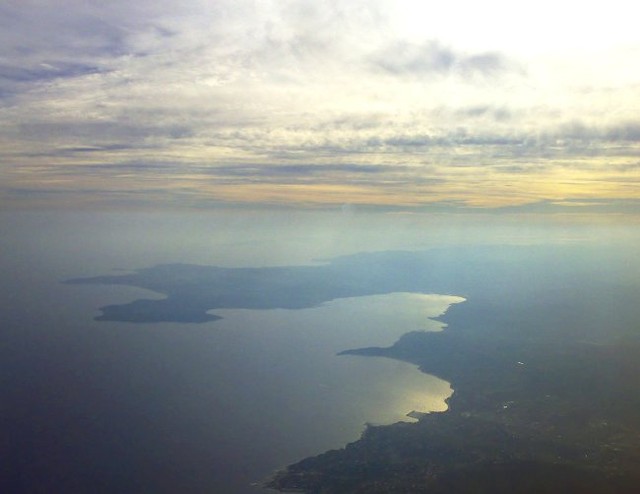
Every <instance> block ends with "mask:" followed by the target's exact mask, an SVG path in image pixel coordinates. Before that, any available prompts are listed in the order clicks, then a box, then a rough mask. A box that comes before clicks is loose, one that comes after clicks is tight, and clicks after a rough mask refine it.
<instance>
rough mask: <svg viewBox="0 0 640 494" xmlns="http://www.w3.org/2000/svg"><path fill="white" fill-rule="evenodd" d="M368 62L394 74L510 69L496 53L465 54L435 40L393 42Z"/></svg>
mask: <svg viewBox="0 0 640 494" xmlns="http://www.w3.org/2000/svg"><path fill="white" fill-rule="evenodd" d="M371 61H372V63H373V65H374V66H375V67H377V68H379V69H382V70H383V71H385V72H388V73H391V74H396V75H417V76H420V75H444V74H451V73H457V74H459V75H462V76H466V77H469V76H478V75H479V76H491V75H494V74H498V73H500V72H505V71H507V70H511V68H512V63H511V62H509V61H508V60H507V59H506V57H504V56H503V55H501V54H500V53H494V52H487V53H477V54H466V53H463V52H459V51H455V50H453V49H452V48H449V47H447V46H443V45H442V44H441V43H439V42H437V41H430V42H427V43H424V44H415V43H408V42H397V43H395V44H394V45H391V46H389V47H387V48H386V49H384V50H382V51H380V52H378V53H377V54H376V55H375V56H373V58H372V60H371Z"/></svg>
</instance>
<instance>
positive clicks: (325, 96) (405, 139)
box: [0, 0, 640, 208]
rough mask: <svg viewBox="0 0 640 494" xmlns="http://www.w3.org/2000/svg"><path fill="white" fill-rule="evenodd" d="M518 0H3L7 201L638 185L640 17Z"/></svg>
mask: <svg viewBox="0 0 640 494" xmlns="http://www.w3.org/2000/svg"><path fill="white" fill-rule="evenodd" d="M454 3H455V2H454ZM614 3H615V2H614ZM494 4H495V5H494ZM465 5H466V4H465ZM504 7H505V6H504V5H502V4H501V3H500V2H489V4H486V5H485V8H484V10H483V11H481V12H475V11H474V15H473V16H472V17H473V21H474V23H473V24H470V22H471V21H470V18H469V16H468V15H465V11H464V10H463V9H462V4H458V3H456V5H452V6H448V7H447V6H444V7H439V8H438V9H432V10H429V9H427V8H426V7H425V6H424V5H423V3H422V2H409V1H405V2H399V3H398V2H384V1H379V2H360V1H353V2H348V3H345V2H330V1H313V2H312V1H273V2H250V1H244V0H239V1H230V0H229V1H219V2H215V3H211V2H205V1H204V0H202V1H200V0H189V1H186V2H181V3H180V4H176V3H175V2H168V1H153V2H152V1H150V0H149V1H147V0H144V1H139V2H124V1H114V2H108V3H107V4H104V3H98V2H86V1H83V2H81V1H75V0H65V1H63V2H53V1H50V2H49V1H45V0H42V1H38V2H35V1H34V2H31V1H21V2H18V1H9V2H5V4H3V6H2V7H0V27H1V29H0V46H2V54H1V56H0V207H2V208H11V207H41V206H46V207H50V206H55V205H62V206H65V207H66V206H70V207H74V206H75V207H89V206H91V205H92V204H93V205H96V206H100V207H102V206H104V205H109V204H116V205H117V204H120V205H123V204H134V205H137V204H140V205H145V206H150V207H165V206H166V207H176V206H179V205H184V206H186V207H191V206H194V207H216V206H218V205H221V204H256V205H259V206H261V207H262V206H264V205H265V204H266V205H292V206H296V207H301V206H307V207H326V206H328V207H333V206H336V205H340V204H345V203H350V204H363V205H371V206H384V207H392V208H422V207H429V206H433V205H442V204H455V205H456V208H460V207H462V208H464V207H470V208H496V207H498V208H501V207H505V208H506V207H521V206H523V205H527V204H539V203H552V204H570V203H571V204H583V203H588V204H589V205H599V204H603V205H604V204H613V203H616V204H629V203H634V201H636V200H638V199H639V198H640V190H639V181H640V166H639V163H640V146H639V141H640V118H638V116H637V105H638V102H639V101H640V66H638V65H637V64H635V63H632V61H633V60H636V59H637V57H638V55H640V36H637V35H635V34H633V36H631V35H629V33H628V32H626V31H625V33H627V34H625V35H624V36H622V34H615V33H616V32H617V31H615V30H612V33H613V34H612V35H611V36H610V37H609V38H607V44H606V45H601V46H594V45H593V36H592V35H591V32H590V31H589V30H585V26H584V25H581V27H580V28H579V29H578V28H575V30H573V29H574V28H573V26H574V25H575V23H573V21H572V19H571V18H570V17H569V14H570V13H569V11H567V12H565V13H564V14H563V13H562V12H561V14H562V15H560V20H562V19H563V20H564V21H565V24H559V19H558V16H556V17H554V20H553V23H552V24H550V27H553V29H555V31H554V30H553V29H552V30H550V31H549V33H547V34H548V35H547V36H546V37H545V36H543V33H540V34H541V36H540V38H539V39H540V42H539V43H538V44H536V45H533V44H532V40H531V38H530V37H529V36H528V33H526V32H523V33H522V34H519V31H518V30H517V29H516V30H514V29H513V26H514V25H516V24H517V23H518V22H520V20H519V19H518V18H517V17H516V16H517V13H516V12H511V11H510V10H509V8H506V10H505V8H504ZM614 7H615V5H610V6H609V10H607V13H608V14H603V15H602V16H600V17H601V18H602V20H603V21H604V20H606V19H607V16H612V15H614V14H612V13H613V12H615V9H614ZM619 7H620V8H623V6H622V5H621V6H619ZM501 8H502V10H500V9H501ZM473 9H475V7H473V8H471V10H473ZM591 14H593V15H591ZM532 16H533V17H532V18H538V17H539V14H535V15H534V14H532ZM585 16H587V17H585V19H589V20H591V21H592V22H596V19H598V17H597V16H595V14H594V13H593V12H592V13H589V12H588V11H586V10H585ZM611 19H613V18H611ZM619 22H620V23H621V25H625V24H624V23H625V22H627V21H626V20H625V19H620V20H619ZM443 27H446V29H444V30H443ZM560 28H563V29H564V33H563V35H562V36H560V33H559V31H557V30H558V29H560ZM593 28H594V29H596V28H598V26H595V25H594V26H593ZM599 28H600V29H604V28H603V27H602V26H600V27H599ZM527 29H528V28H527ZM523 30H524V31H526V29H525V28H523ZM634 33H635V31H634ZM499 34H501V35H504V36H506V35H507V34H510V36H511V37H510V38H501V36H499ZM529 34H530V33H529ZM542 38H544V39H542ZM549 39H552V40H553V41H554V43H555V44H553V45H550V44H549ZM572 207H573V208H576V207H577V206H572Z"/></svg>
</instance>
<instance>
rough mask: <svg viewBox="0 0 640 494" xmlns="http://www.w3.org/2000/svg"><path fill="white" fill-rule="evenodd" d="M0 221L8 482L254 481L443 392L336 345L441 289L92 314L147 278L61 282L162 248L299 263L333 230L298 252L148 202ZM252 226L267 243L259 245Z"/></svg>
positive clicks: (127, 487) (416, 307) (370, 334)
mask: <svg viewBox="0 0 640 494" xmlns="http://www.w3.org/2000/svg"><path fill="white" fill-rule="evenodd" d="M3 220H4V224H3V226H4V231H5V232H8V234H7V235H5V236H4V237H3V238H2V240H1V241H0V242H1V243H2V247H3V248H2V257H1V259H0V262H1V266H0V267H1V268H2V272H3V273H4V274H3V284H2V287H1V289H2V312H3V321H4V322H3V333H4V341H5V343H4V346H3V349H2V357H3V358H2V366H3V369H2V370H3V372H2V376H3V377H2V379H3V394H4V396H3V397H2V398H3V401H2V403H3V428H4V430H5V432H7V433H8V435H5V437H6V438H7V439H5V444H4V447H5V449H6V453H7V455H8V456H9V457H10V462H9V464H8V465H5V467H4V468H5V469H6V471H5V472H3V474H4V475H5V478H10V479H11V482H12V484H11V487H12V488H14V489H15V490H16V492H20V491H21V490H23V491H25V492H27V491H28V492H34V491H37V489H39V488H41V489H45V490H47V491H50V492H53V491H58V492H65V491H67V492H69V491H72V490H75V491H87V492H89V491H91V492H110V493H112V492H143V491H147V492H167V493H175V492H190V493H191V492H193V493H195V492H203V493H204V492H209V493H211V492H229V493H245V492H247V493H249V492H257V489H256V488H255V487H251V486H250V484H251V483H253V482H257V481H260V480H262V479H264V477H265V476H267V475H269V473H270V472H272V471H273V470H274V469H276V468H279V467H282V466H285V465H286V464H288V463H291V462H294V461H297V460H299V459H302V458H303V457H305V456H308V455H311V454H317V453H320V452H323V451H325V450H327V449H331V448H339V447H342V446H344V445H345V444H346V443H347V442H349V441H353V440H355V439H357V438H358V437H359V435H360V433H361V432H362V430H363V428H364V427H365V424H366V423H373V424H381V423H392V422H395V421H399V420H411V419H409V418H408V417H406V414H407V413H409V412H411V411H413V410H417V411H430V410H444V409H446V405H445V404H444V399H445V398H447V397H448V396H449V395H450V394H451V392H452V391H451V389H450V387H449V385H448V383H446V382H444V381H441V380H439V379H437V378H435V377H432V376H428V375H426V374H423V373H420V372H419V371H418V370H417V369H416V368H415V367H414V366H411V365H408V364H404V363H401V362H396V361H392V360H386V359H373V358H359V357H350V356H337V355H336V354H337V353H338V352H340V351H342V350H346V349H349V348H355V347H362V346H372V345H391V344H392V343H393V342H394V341H395V340H396V339H397V338H398V337H399V336H400V335H402V334H403V333H405V332H407V331H412V330H440V329H442V328H441V326H442V325H441V323H439V322H436V321H433V320H431V319H429V318H430V317H435V316H438V315H440V314H442V313H443V312H444V311H445V310H446V309H447V307H448V306H449V305H450V304H452V303H458V302H461V301H462V299H461V298H459V297H454V296H439V295H424V294H411V293H395V294H388V295H380V296H370V297H358V298H349V299H337V300H334V301H331V302H328V303H326V304H324V305H322V306H319V307H315V308H310V309H305V310H296V311H293V310H267V311H251V310H216V311H215V313H216V314H217V315H220V316H222V317H223V319H222V320H219V321H215V322H212V323H206V324H175V323H161V324H129V323H113V322H96V321H94V320H93V317H94V316H95V315H97V314H98V312H97V308H98V307H100V306H102V305H106V304H112V303H124V302H128V301H130V300H133V299H136V298H157V297H160V296H161V295H159V294H156V293H153V292H149V291H146V290H142V289H137V288H131V287H121V286H87V285H83V286H79V285H65V284H62V283H61V281H63V280H65V279H68V278H73V277H78V276H87V275H97V274H111V273H117V272H119V271H118V270H123V272H125V270H132V269H135V268H140V267H146V266H151V265H154V264H157V263H162V262H188V263H189V262H192V263H201V264H211V265H227V266H234V265H235V266H242V265H253V266H255V265H277V264H284V261H285V260H286V259H290V260H292V261H297V262H298V263H301V264H302V263H307V264H308V263H313V262H319V261H314V259H317V258H318V257H322V256H323V254H324V255H326V257H328V256H331V255H335V254H336V253H349V252H350V251H349V249H345V247H344V246H341V245H340V244H339V243H338V242H335V244H334V243H333V242H330V241H327V240H326V239H325V240H324V242H325V244H326V245H325V246H324V247H322V246H321V247H319V246H318V242H320V243H322V242H323V240H321V239H318V238H316V239H315V242H312V241H310V244H309V249H308V253H306V254H305V252H306V250H305V248H304V242H305V238H304V237H301V236H296V235H293V234H291V232H289V233H288V234H287V232H284V233H285V234H284V235H283V231H279V235H278V231H274V232H271V233H272V234H273V236H271V235H267V234H268V233H269V231H268V230H263V231H258V233H257V234H256V233H255V232H252V231H251V230H247V228H249V227H252V225H243V224H238V223H235V224H233V225H226V226H225V225H224V224H222V226H220V225H219V224H218V225H215V224H211V223H210V222H207V221H204V220H203V219H202V218H200V220H199V221H197V222H196V223H195V224H192V225H189V226H188V227H185V225H184V222H182V223H181V222H179V221H177V220H175V219H173V220H172V219H171V218H164V219H162V218H159V217H158V216H151V217H146V218H145V217H132V218H128V217H126V216H115V217H114V216H112V217H108V218H107V219H105V218H104V217H103V216H100V215H96V216H91V215H71V216H69V215H67V216H60V217H58V216H49V217H43V216H38V215H24V216H22V217H20V218H18V219H16V218H15V217H10V216H4V217H3ZM148 222H151V224H149V223H148ZM154 222H155V223H154ZM316 234H317V231H316ZM253 235H259V236H260V235H261V236H263V239H265V240H266V241H267V242H271V244H272V245H270V246H268V248H267V253H265V252H263V251H262V249H258V250H256V239H252V236H253ZM287 235H288V238H287ZM274 239H275V240H274ZM311 240H313V239H311ZM274 241H275V242H276V243H277V244H278V245H274V244H273V243H274ZM285 242H288V243H285ZM287 249H288V250H289V254H288V255H287V254H286V252H285V251H286V250H287Z"/></svg>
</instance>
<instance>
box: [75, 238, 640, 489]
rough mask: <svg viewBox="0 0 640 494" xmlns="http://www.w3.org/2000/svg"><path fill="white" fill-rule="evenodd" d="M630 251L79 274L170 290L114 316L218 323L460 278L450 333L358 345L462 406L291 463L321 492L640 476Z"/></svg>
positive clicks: (607, 485) (624, 485) (615, 481)
mask: <svg viewBox="0 0 640 494" xmlns="http://www.w3.org/2000/svg"><path fill="white" fill-rule="evenodd" d="M625 256H626V254H625V253H624V252H615V251H614V250H612V249H611V248H607V249H605V250H602V249H596V248H586V247H584V248H577V247H557V246H556V247H500V248H493V247H486V248H474V249H440V250H438V249H435V250H431V251H427V252H382V253H369V254H359V255H354V256H346V257H342V258H338V259H334V260H332V261H330V262H327V263H326V264H323V265H318V266H299V267H281V268H238V269H229V268H218V267H209V266H192V265H184V264H174V265H164V266H156V267H152V268H147V269H144V270H140V271H138V272H136V273H134V274H130V275H120V276H102V277H94V278H86V279H77V280H71V281H70V283H108V284H114V283H117V284H124V285H131V286H138V287H142V288H147V289H151V290H154V291H157V292H159V293H163V294H165V295H166V298H165V299H162V300H139V301H134V302H132V303H130V304H123V305H112V306H107V307H103V308H102V309H101V310H102V315H101V316H99V317H98V319H100V320H117V321H132V322H158V321H184V322H187V321H188V322H205V321H212V320H215V319H216V318H217V316H215V315H213V314H209V313H208V312H207V311H209V310H215V309H217V308H250V309H268V308H291V309H295V308H305V307H312V306H315V305H318V304H321V303H323V302H325V301H328V300H332V299H335V298H340V297H352V296H361V295H373V294H379V293H391V292H400V291H406V292H422V293H449V294H456V295H461V296H463V297H465V298H466V299H467V302H465V303H462V304H456V305H454V306H452V307H451V308H450V310H449V311H448V312H447V313H446V315H445V316H443V318H442V319H443V321H444V322H446V323H447V325H448V327H447V329H446V330H445V331H443V332H440V333H427V332H413V333H408V334H406V335H404V336H403V337H402V338H400V339H399V340H398V341H397V342H396V343H395V344H394V345H392V346H390V347H388V348H378V347H371V348H360V349H352V350H346V351H344V352H343V354H345V355H352V356H376V357H386V358H393V359H398V360H402V361H406V362H410V363H413V364H415V365H417V366H419V368H420V369H421V370H422V371H424V372H427V373H429V374H433V375H436V376H438V377H441V378H442V379H445V380H447V381H449V382H450V383H451V385H452V387H453V389H454V394H453V396H452V397H451V398H450V400H449V409H448V410H447V411H446V412H442V413H432V414H427V415H424V416H422V417H421V418H420V420H419V421H418V422H417V423H398V424H393V425H390V426H380V427H372V426H370V427H368V428H367V429H366V430H365V432H364V434H363V436H362V438H361V439H360V440H359V441H356V442H354V443H351V444H349V445H347V446H346V447H345V448H343V449H340V450H335V451H329V452H327V453H324V454H322V455H319V456H317V457H313V458H308V459H305V460H303V461H301V462H299V463H297V464H295V465H291V466H290V467H288V468H287V469H286V470H284V471H282V472H279V473H278V474H277V475H276V476H274V478H272V479H270V480H269V482H268V487H271V488H274V489H278V490H282V491H292V492H308V493H358V492H362V493H365V492H366V493H383V492H384V493H389V492H410V493H414V492H415V493H422V492H424V493H437V494H439V493H447V494H451V493H485V492H486V493H491V494H496V493H503V492H504V493H507V492H509V493H512V492H518V493H529V492H530V493H534V492H535V493H573V492H576V493H593V494H600V493H619V492H620V493H627V492H629V493H631V492H634V493H635V492H639V491H640V472H639V467H638V465H640V414H638V412H637V411H638V410H639V409H640V385H639V380H638V375H640V339H639V335H638V333H639V321H640V308H639V304H637V300H640V287H639V285H638V282H637V280H638V279H640V276H639V275H640V272H638V263H637V262H636V263H633V262H630V261H629V258H628V257H625Z"/></svg>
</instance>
